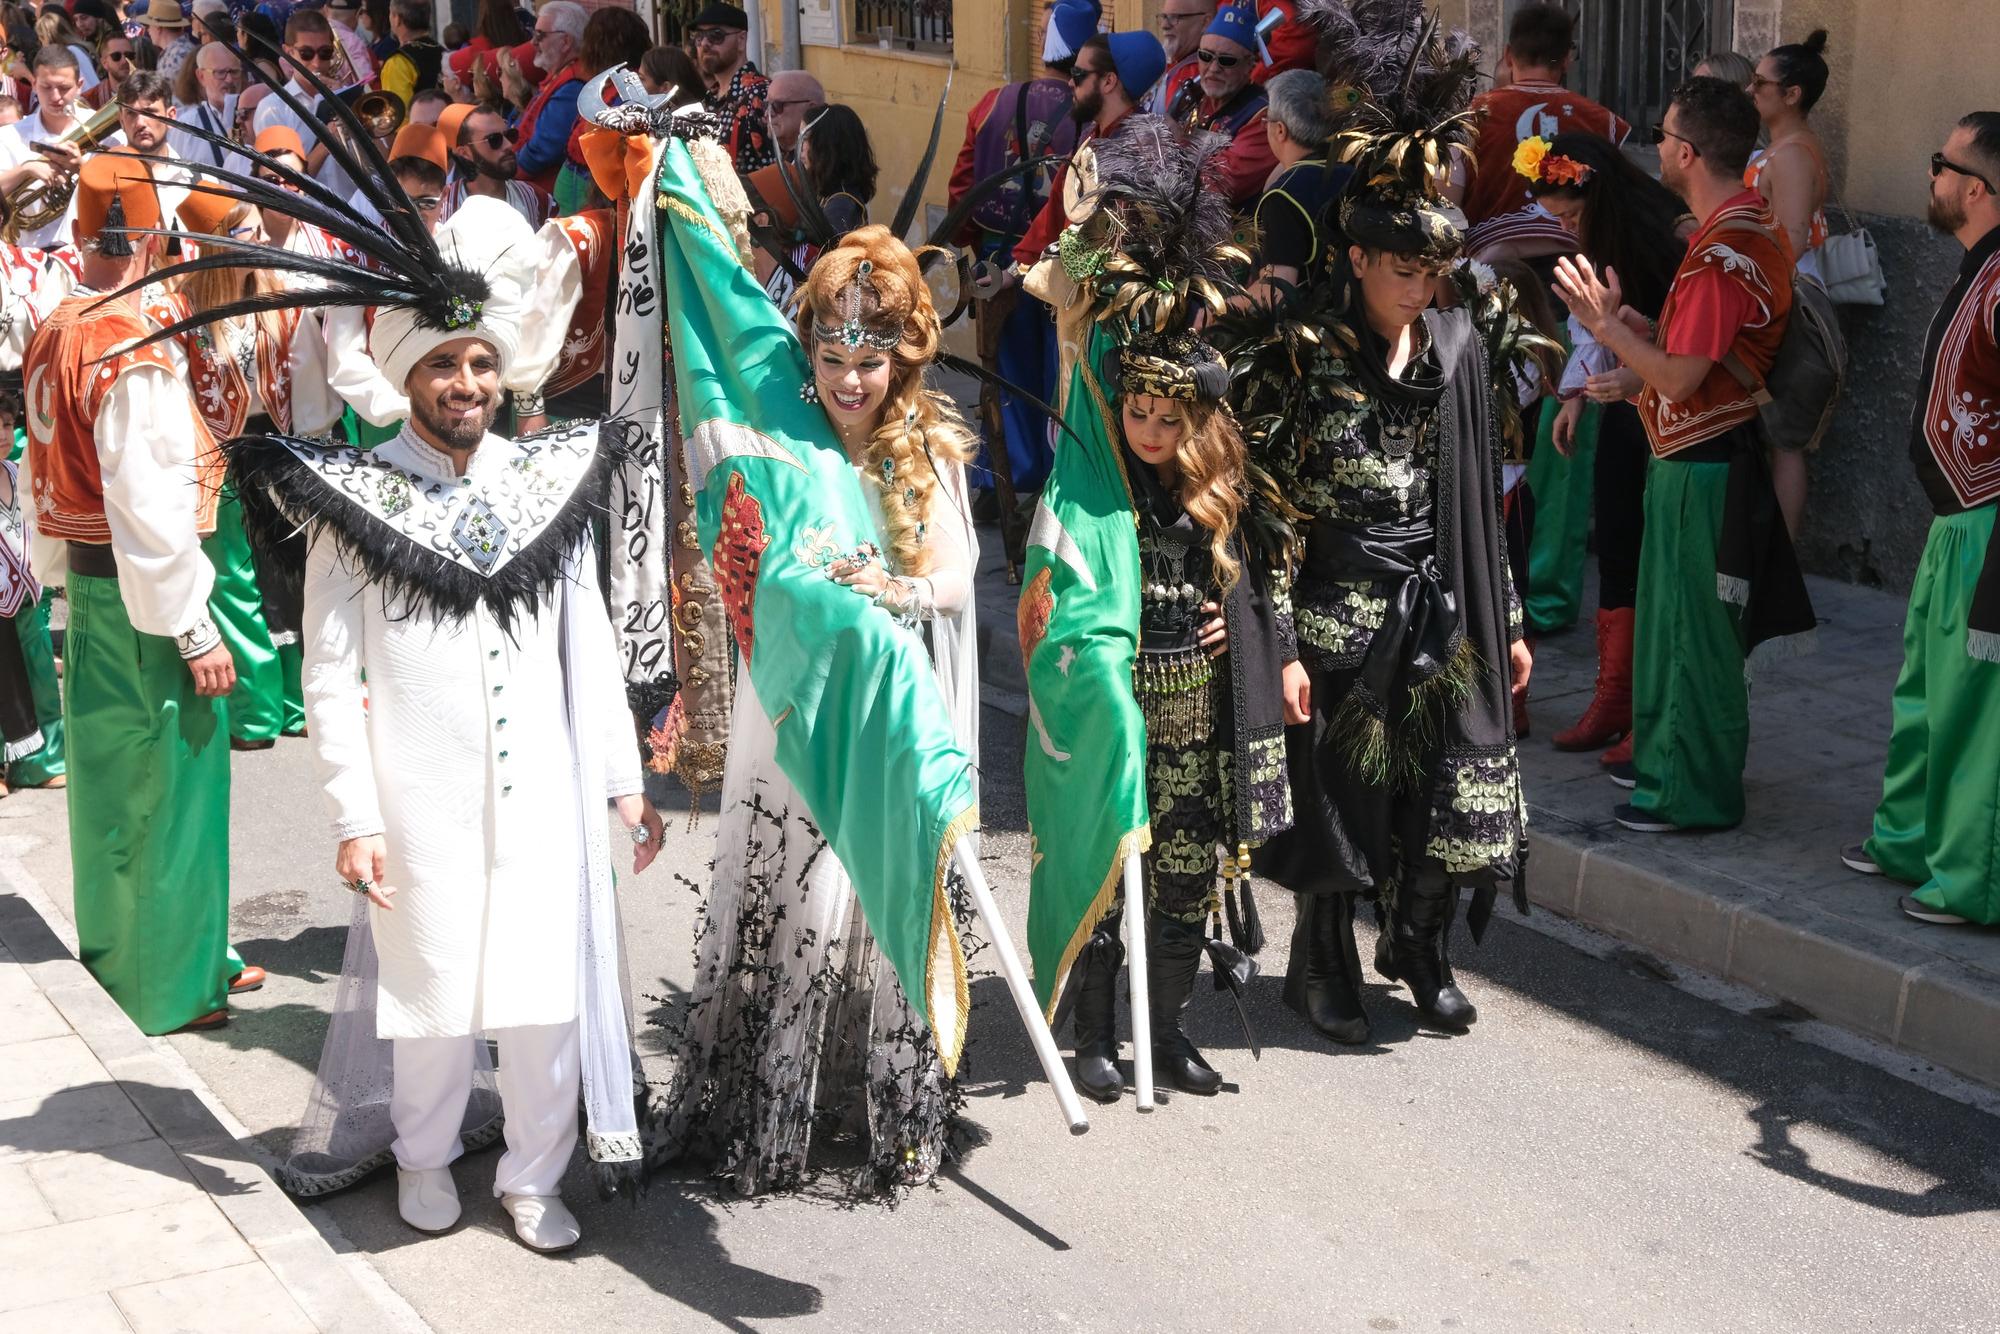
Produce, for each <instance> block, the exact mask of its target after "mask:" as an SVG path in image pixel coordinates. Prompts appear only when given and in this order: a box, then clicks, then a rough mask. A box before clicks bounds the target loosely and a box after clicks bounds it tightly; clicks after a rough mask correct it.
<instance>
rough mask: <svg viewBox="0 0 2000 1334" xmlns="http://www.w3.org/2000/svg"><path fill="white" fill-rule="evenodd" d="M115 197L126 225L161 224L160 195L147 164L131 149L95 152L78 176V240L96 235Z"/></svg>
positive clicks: (76, 227)
mask: <svg viewBox="0 0 2000 1334" xmlns="http://www.w3.org/2000/svg"><path fill="white" fill-rule="evenodd" d="M114 199H115V200H117V201H118V203H119V204H120V206H121V207H122V209H123V212H124V225H125V226H127V227H158V226H159V225H160V196H159V194H158V193H157V192H156V191H155V190H154V189H153V177H152V175H151V173H149V172H148V171H147V170H146V164H145V163H143V162H141V161H140V160H139V159H138V158H136V157H133V156H132V155H131V154H129V153H93V154H91V155H90V156H89V157H87V158H85V159H84V160H83V170H82V171H80V172H79V173H78V174H77V178H76V226H75V228H74V231H75V235H76V237H77V239H78V240H91V239H95V238H96V237H97V236H98V234H99V233H101V232H102V231H103V230H104V223H105V219H106V218H108V217H109V216H110V214H111V202H112V201H113V200H114Z"/></svg>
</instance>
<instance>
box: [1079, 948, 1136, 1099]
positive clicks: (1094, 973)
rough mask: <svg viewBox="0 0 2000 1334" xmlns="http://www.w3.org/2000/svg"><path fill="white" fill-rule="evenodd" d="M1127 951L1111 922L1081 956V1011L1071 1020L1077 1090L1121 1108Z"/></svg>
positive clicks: (1123, 1084)
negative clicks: (1121, 975)
mask: <svg viewBox="0 0 2000 1334" xmlns="http://www.w3.org/2000/svg"><path fill="white" fill-rule="evenodd" d="M1124 962H1125V946H1124V945H1123V944H1122V943H1121V942H1120V941H1119V939H1118V917H1117V916H1116V915H1115V914H1114V915H1112V916H1107V917H1105V918H1104V919H1103V920H1102V921H1100V922H1099V923H1098V924H1097V929H1096V930H1095V931H1093V932H1091V935H1090V939H1089V940H1087V941H1085V942H1084V946H1083V949H1082V951H1081V952H1080V953H1079V954H1078V955H1077V960H1076V968H1077V971H1078V972H1079V973H1081V974H1082V976H1081V977H1079V978H1078V980H1077V988H1076V1011H1075V1013H1074V1014H1073V1015H1072V1016H1071V1020H1070V1022H1071V1025H1072V1031H1073V1032H1074V1033H1075V1035H1076V1086H1077V1088H1079V1089H1081V1090H1082V1091H1083V1095H1084V1096H1085V1097H1087V1098H1095V1099H1096V1100H1097V1101H1099V1102H1117V1101H1118V1096H1119V1094H1121V1093H1122V1092H1124V1089H1125V1077H1124V1075H1122V1074H1120V1073H1119V1070H1118V1027H1117V1025H1118V968H1119V965H1121V964H1122V963H1124Z"/></svg>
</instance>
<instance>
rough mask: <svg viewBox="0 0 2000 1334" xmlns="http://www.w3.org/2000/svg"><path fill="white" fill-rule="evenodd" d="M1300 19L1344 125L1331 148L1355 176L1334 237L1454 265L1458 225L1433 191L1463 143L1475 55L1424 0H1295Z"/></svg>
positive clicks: (1469, 128)
mask: <svg viewBox="0 0 2000 1334" xmlns="http://www.w3.org/2000/svg"><path fill="white" fill-rule="evenodd" d="M1299 13H1300V18H1301V19H1303V20H1304V21H1306V22H1308V23H1310V24H1311V25H1313V26H1314V27H1315V28H1316V29H1317V30H1318V32H1319V69H1320V73H1321V74H1322V75H1323V76H1324V77H1325V79H1326V81H1327V86H1328V89H1329V93H1328V96H1329V97H1330V98H1331V99H1332V100H1333V103H1334V109H1335V110H1336V111H1339V112H1341V113H1343V115H1344V116H1345V119H1346V124H1345V126H1344V128H1342V129H1341V130H1340V131H1339V132H1338V133H1337V134H1335V136H1334V139H1333V142H1332V144H1331V146H1330V151H1331V154H1332V156H1333V159H1334V160H1335V161H1338V162H1345V163H1347V164H1349V165H1350V166H1352V167H1353V169H1354V174H1353V176H1352V177H1351V178H1350V180H1349V184H1348V187H1347V190H1346V192H1345V193H1344V194H1343V195H1342V196H1341V201H1340V219H1339V220H1340V225H1341V230H1342V231H1343V232H1344V233H1346V235H1347V237H1348V239H1350V240H1352V241H1355V242H1357V243H1359V244H1361V245H1366V246H1372V247H1376V248H1378V249H1383V250H1390V251H1394V252H1396V253H1398V254H1411V255H1420V256H1422V257H1423V258H1425V259H1427V260H1431V261H1433V262H1437V263H1445V262H1448V261H1450V260H1452V259H1455V258H1457V257H1458V254H1459V252H1460V250H1461V249H1462V248H1463V246H1464V240H1465V237H1464V230H1465V229H1464V219H1463V217H1462V216H1461V215H1460V214H1459V211H1458V210H1457V208H1456V207H1454V206H1453V205H1451V204H1450V203H1449V202H1448V201H1447V200H1446V199H1445V198H1444V195H1443V193H1442V187H1443V184H1444V182H1445V179H1446V177H1447V176H1448V175H1449V173H1450V171H1451V167H1452V161H1453V156H1454V153H1455V152H1456V150H1459V149H1461V148H1464V147H1467V146H1468V145H1469V144H1470V143H1471V139H1472V133H1473V129H1474V126H1475V124H1476V117H1475V113H1474V112H1473V111H1472V109H1471V108H1472V94H1473V90H1474V88H1475V86H1476V84H1477V81H1478V78H1479V48H1478V47H1477V46H1476V45H1474V44H1473V42H1472V40H1471V39H1470V38H1468V37H1467V36H1466V35H1465V33H1464V32H1462V31H1460V30H1458V29H1451V30H1446V29H1445V28H1444V27H1443V26H1442V25H1441V24H1440V22H1439V21H1438V18H1437V16H1436V15H1435V14H1428V15H1427V14H1426V13H1425V11H1424V3H1423V0H1353V3H1351V4H1344V3H1341V2H1340V0H1303V3H1302V4H1301V5H1300V9H1299Z"/></svg>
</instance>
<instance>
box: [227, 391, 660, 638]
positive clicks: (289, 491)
mask: <svg viewBox="0 0 2000 1334" xmlns="http://www.w3.org/2000/svg"><path fill="white" fill-rule="evenodd" d="M626 436H627V431H626V427H625V425H624V423H622V422H616V421H607V422H594V421H593V422H581V423H572V424H568V425H564V426H558V427H554V428H551V429H550V430H547V431H540V432H537V433H536V434H534V435H529V436H523V437H522V438H521V439H519V440H505V439H502V438H500V437H497V436H488V437H487V439H486V443H485V444H483V445H481V446H480V448H479V449H478V450H477V451H476V452H475V453H474V454H473V456H472V465H471V467H470V468H469V469H468V470H467V472H466V474H465V476H464V477H456V476H452V475H450V471H449V469H448V468H443V467H439V466H436V464H435V462H434V461H435V460H437V459H439V458H441V457H442V456H438V455H433V454H431V453H430V451H429V450H428V449H427V447H425V446H422V445H421V444H413V443H412V441H413V437H412V436H410V434H409V433H408V432H407V431H406V432H405V433H404V434H403V435H400V436H397V437H396V438H395V439H394V440H391V441H388V442H387V443H385V444H383V445H381V446H379V447H378V448H376V449H373V450H361V449H353V448H348V447H345V446H338V445H326V444H320V443H317V442H314V441H309V440H298V439H293V438H292V437H290V436H279V435H252V436H239V437H237V438H236V439H234V440H231V441H230V442H229V443H228V444H227V445H226V446H225V447H224V448H225V449H226V451H227V453H228V458H229V478H230V481H231V482H232V483H233V484H234V486H235V488H236V494H237V496H238V497H239V498H240V500H241V502H242V505H243V523H244V527H245V529H246V530H247V531H248V533H249V536H250V541H251V544H252V545H253V546H254V547H255V548H256V549H257V553H258V555H259V556H260V557H262V558H263V559H262V561H261V562H260V565H261V566H263V567H265V568H269V569H272V570H274V571H276V572H277V574H278V577H279V578H281V579H284V580H286V581H288V582H291V583H292V584H293V586H294V587H296V586H297V585H298V584H299V583H302V582H303V581H304V578H305V570H304V567H303V556H304V553H303V551H302V550H301V548H300V547H299V544H297V543H295V542H290V541H289V539H291V538H292V537H294V536H295V535H297V534H299V533H301V532H303V533H305V534H306V535H307V536H308V538H309V539H312V540H318V539H322V538H328V537H330V538H332V539H333V540H334V541H335V542H337V543H338V544H339V548H340V552H341V554H342V556H344V557H345V558H346V559H347V560H349V561H350V562H352V563H353V564H354V565H355V566H356V567H358V568H359V569H360V570H361V571H362V573H363V574H364V575H365V576H366V578H367V579H368V580H369V581H370V582H371V583H374V584H378V585H380V586H381V588H382V591H383V595H384V600H385V602H386V603H387V605H389V606H391V607H393V608H395V609H396V610H397V613H398V614H403V615H414V616H436V617H440V618H443V619H447V620H462V619H464V618H465V617H467V616H470V615H472V614H473V613H474V612H475V611H477V610H478V609H479V608H480V607H482V606H483V607H485V608H486V610H487V611H488V612H489V613H490V614H491V615H492V616H493V618H494V619H495V620H496V621H498V622H499V623H500V627H501V628H502V629H503V630H506V631H508V632H510V633H511V632H512V629H513V626H514V624H515V622H516V621H517V620H518V619H519V618H520V617H521V616H522V615H523V614H527V615H530V616H532V615H533V614H534V611H535V609H536V608H537V607H538V606H540V605H541V603H542V601H543V600H544V599H545V598H546V597H547V596H548V593H549V591H550V589H551V588H553V587H554V585H555V583H556V581H557V580H559V579H561V578H562V577H563V563H564V561H565V559H566V558H567V557H568V556H569V554H570V552H571V551H572V550H574V549H575V547H576V545H577V544H578V543H579V542H581V541H583V540H584V539H585V537H586V536H587V535H588V534H589V532H590V524H591V520H592V518H593V517H595V516H597V515H600V514H602V513H603V512H604V508H605V496H606V493H607V488H608V486H609V483H610V478H611V474H612V471H613V470H614V469H615V468H616V466H617V465H618V463H619V461H620V460H621V459H622V458H623V457H624V455H625V453H626V450H627V448H628V442H627V438H626ZM440 474H443V475H440Z"/></svg>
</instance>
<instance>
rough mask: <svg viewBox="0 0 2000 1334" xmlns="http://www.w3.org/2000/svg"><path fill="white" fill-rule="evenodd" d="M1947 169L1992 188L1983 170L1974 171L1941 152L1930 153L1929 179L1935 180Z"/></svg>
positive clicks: (1989, 188)
mask: <svg viewBox="0 0 2000 1334" xmlns="http://www.w3.org/2000/svg"><path fill="white" fill-rule="evenodd" d="M1948 171H1955V172H1957V173H1958V174H1959V175H1961V176H1969V177H1971V178H1972V179H1973V180H1975V181H1978V182H1979V183H1980V184H1981V185H1983V186H1985V187H1986V188H1987V189H1988V190H1992V189H1993V182H1991V181H1989V180H1987V179H1986V175H1985V173H1984V172H1978V171H1974V170H1973V169H1972V168H1970V167H1961V166H1959V165H1958V164H1957V163H1956V162H1953V161H1952V160H1951V159H1950V158H1948V157H1946V156H1945V155H1944V154H1942V153H1933V154H1931V179H1932V180H1936V179H1937V178H1938V177H1940V176H1942V175H1944V174H1945V173H1946V172H1948ZM1995 193H2000V191H1996V192H1995Z"/></svg>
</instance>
